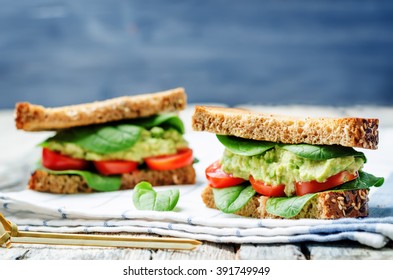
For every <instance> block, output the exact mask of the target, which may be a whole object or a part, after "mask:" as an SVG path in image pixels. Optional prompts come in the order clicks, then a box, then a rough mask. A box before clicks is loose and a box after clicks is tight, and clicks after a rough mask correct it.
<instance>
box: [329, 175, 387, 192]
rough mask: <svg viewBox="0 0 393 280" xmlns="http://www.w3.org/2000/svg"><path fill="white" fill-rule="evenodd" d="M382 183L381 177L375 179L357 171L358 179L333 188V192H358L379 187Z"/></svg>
mask: <svg viewBox="0 0 393 280" xmlns="http://www.w3.org/2000/svg"><path fill="white" fill-rule="evenodd" d="M384 181H385V179H384V178H382V177H376V176H374V175H372V174H369V173H366V172H364V171H359V177H357V178H356V179H355V180H352V181H349V182H346V183H344V184H342V185H340V186H338V187H337V188H334V190H360V189H368V188H370V187H373V186H374V187H380V186H382V184H383V183H384Z"/></svg>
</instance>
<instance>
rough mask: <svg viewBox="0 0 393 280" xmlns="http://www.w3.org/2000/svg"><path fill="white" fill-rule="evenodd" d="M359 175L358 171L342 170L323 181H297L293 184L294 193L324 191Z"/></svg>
mask: <svg viewBox="0 0 393 280" xmlns="http://www.w3.org/2000/svg"><path fill="white" fill-rule="evenodd" d="M358 176H359V173H358V172H356V173H355V174H351V173H349V172H348V171H342V172H340V173H337V174H336V175H333V176H331V177H329V178H328V179H327V180H326V181H325V182H322V183H319V182H317V181H315V180H314V181H310V182H297V183H296V184H295V189H296V195H305V194H307V193H316V192H320V191H325V190H328V189H331V188H334V187H337V186H339V185H342V184H344V183H346V182H348V181H352V180H354V179H356V178H357V177H358Z"/></svg>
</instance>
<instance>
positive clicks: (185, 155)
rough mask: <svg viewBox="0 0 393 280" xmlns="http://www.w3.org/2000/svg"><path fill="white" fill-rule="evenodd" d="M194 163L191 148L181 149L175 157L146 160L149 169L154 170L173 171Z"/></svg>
mask: <svg viewBox="0 0 393 280" xmlns="http://www.w3.org/2000/svg"><path fill="white" fill-rule="evenodd" d="M193 161H194V158H193V156H192V150H191V149H190V148H186V149H181V150H179V151H178V152H177V154H174V155H165V156H156V157H148V158H145V162H146V165H147V167H148V168H150V169H152V170H171V169H177V168H181V167H185V166H187V165H191V164H192V162H193Z"/></svg>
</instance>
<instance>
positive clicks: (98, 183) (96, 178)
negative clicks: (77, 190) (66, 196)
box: [42, 168, 121, 192]
mask: <svg viewBox="0 0 393 280" xmlns="http://www.w3.org/2000/svg"><path fill="white" fill-rule="evenodd" d="M42 169H43V170H45V171H47V172H48V173H50V174H55V175H79V176H81V177H82V178H83V179H84V180H85V181H86V183H87V185H88V186H89V187H90V188H92V189H93V190H96V191H100V192H110V191H117V190H119V189H120V185H121V177H120V176H103V175H99V174H97V173H92V172H89V171H86V170H63V171H55V170H49V169H44V168H42Z"/></svg>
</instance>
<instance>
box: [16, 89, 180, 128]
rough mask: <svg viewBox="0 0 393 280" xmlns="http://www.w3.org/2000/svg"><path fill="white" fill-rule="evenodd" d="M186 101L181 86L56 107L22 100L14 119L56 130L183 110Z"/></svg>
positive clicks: (21, 123) (22, 125)
mask: <svg viewBox="0 0 393 280" xmlns="http://www.w3.org/2000/svg"><path fill="white" fill-rule="evenodd" d="M186 104H187V99H186V93H185V91H184V89H183V88H176V89H171V90H167V91H163V92H158V93H150V94H141V95H134V96H123V97H118V98H113V99H108V100H105V101H97V102H93V103H88V104H80V105H72V106H65V107H57V108H45V107H43V106H40V105H34V104H30V103H27V102H22V103H17V104H16V108H15V121H16V127H17V128H18V129H22V130H26V131H41V130H59V129H64V128H70V127H75V126H84V125H90V124H99V123H106V122H112V121H118V120H122V119H133V118H139V117H148V116H152V115H155V114H159V113H163V112H173V111H178V110H183V109H185V107H186Z"/></svg>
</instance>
